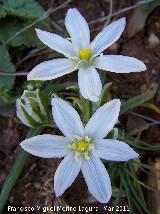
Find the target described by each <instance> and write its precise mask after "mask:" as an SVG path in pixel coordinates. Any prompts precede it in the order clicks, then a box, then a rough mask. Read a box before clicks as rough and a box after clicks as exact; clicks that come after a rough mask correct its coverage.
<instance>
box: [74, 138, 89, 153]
mask: <svg viewBox="0 0 160 214" xmlns="http://www.w3.org/2000/svg"><path fill="white" fill-rule="evenodd" d="M88 147H89V143H88V142H86V141H85V140H80V141H79V142H78V143H77V151H78V152H84V151H88Z"/></svg>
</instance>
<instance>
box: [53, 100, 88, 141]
mask: <svg viewBox="0 0 160 214" xmlns="http://www.w3.org/2000/svg"><path fill="white" fill-rule="evenodd" d="M51 103H52V114H53V118H54V120H55V123H56V124H57V126H58V128H59V129H60V130H61V132H63V134H64V135H65V136H66V137H67V138H69V139H70V140H74V138H75V136H79V137H83V136H84V127H83V124H82V121H81V119H80V116H79V114H78V113H77V111H76V110H75V109H74V108H73V107H72V106H71V105H69V103H68V102H66V101H64V100H62V99H60V98H53V99H52V101H51Z"/></svg>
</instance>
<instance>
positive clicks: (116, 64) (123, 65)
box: [95, 55, 146, 73]
mask: <svg viewBox="0 0 160 214" xmlns="http://www.w3.org/2000/svg"><path fill="white" fill-rule="evenodd" d="M95 67H96V68H100V69H102V70H106V71H111V72H115V73H130V72H139V71H145V70H146V66H145V64H144V63H143V62H142V61H140V60H138V59H136V58H134V57H129V56H121V55H108V56H100V57H97V59H96V61H95Z"/></svg>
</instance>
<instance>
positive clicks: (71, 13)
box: [65, 8, 90, 49]
mask: <svg viewBox="0 0 160 214" xmlns="http://www.w3.org/2000/svg"><path fill="white" fill-rule="evenodd" d="M65 25H66V28H67V30H68V32H69V34H70V36H71V39H72V42H73V44H74V45H75V46H76V47H77V48H78V49H87V48H88V47H89V44H90V31H89V27H88V23H87V22H86V20H85V18H84V17H83V16H82V15H81V14H80V12H79V11H78V10H77V9H75V8H73V9H69V10H68V12H67V15H66V18H65Z"/></svg>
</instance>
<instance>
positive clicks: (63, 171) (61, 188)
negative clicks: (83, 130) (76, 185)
mask: <svg viewBox="0 0 160 214" xmlns="http://www.w3.org/2000/svg"><path fill="white" fill-rule="evenodd" d="M81 165H82V159H79V160H78V161H76V160H75V157H74V154H73V153H70V154H68V155H67V156H66V157H65V158H64V159H63V160H62V161H61V163H60V164H59V166H58V168H57V170H56V173H55V176H54V190H55V194H56V197H58V196H61V195H62V194H63V193H64V192H65V190H66V189H67V188H69V187H70V186H71V185H72V183H73V182H74V180H75V179H76V177H77V176H78V174H79V171H80V169H81Z"/></svg>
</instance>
